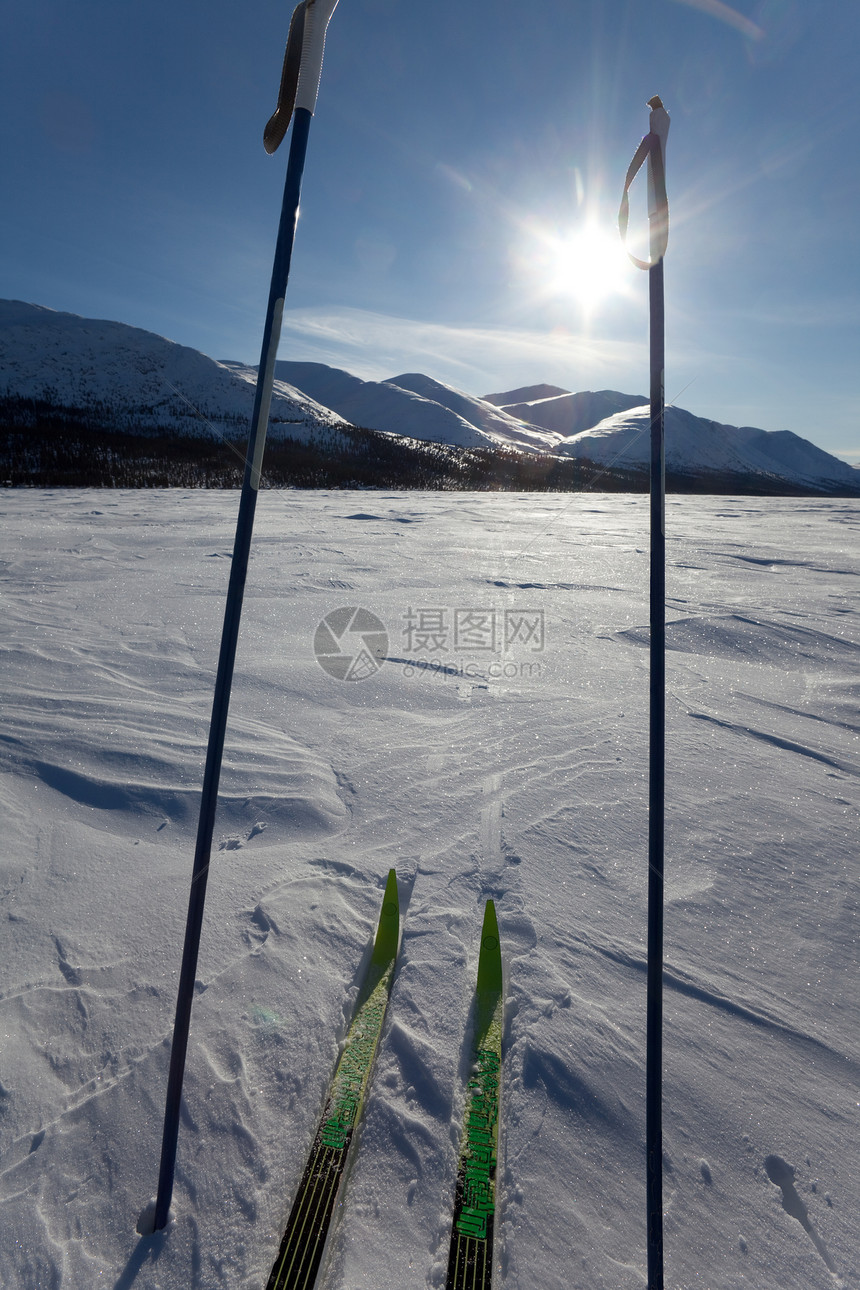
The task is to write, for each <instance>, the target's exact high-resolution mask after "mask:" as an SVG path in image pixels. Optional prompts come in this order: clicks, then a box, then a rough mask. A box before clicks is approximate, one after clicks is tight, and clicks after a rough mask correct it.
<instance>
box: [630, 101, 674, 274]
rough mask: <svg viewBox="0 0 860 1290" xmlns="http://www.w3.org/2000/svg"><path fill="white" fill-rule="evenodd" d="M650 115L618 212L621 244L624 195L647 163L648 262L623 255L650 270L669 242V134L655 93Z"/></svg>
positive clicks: (650, 105) (657, 262)
mask: <svg viewBox="0 0 860 1290" xmlns="http://www.w3.org/2000/svg"><path fill="white" fill-rule="evenodd" d="M648 106H649V107H650V109H651V116H650V118H649V121H648V133H647V134H646V136H645V138H644V139H643V140H642V142H641V143H640V144H639V147H638V148H637V149H636V152H635V153H634V154H633V160H632V161H631V162H630V165H629V166H628V168H627V177H626V179H625V180H624V192H623V193H622V195H621V207H620V209H619V211H618V230H619V232H620V233H621V240H622V242H624V243H625V245H626V243H627V224H628V221H629V219H630V205H629V201H628V197H627V193H628V191H629V189H630V185H631V184H632V183H633V180H634V179H635V178H636V175H637V174H638V172H639V170H640V168H641V166H642V163H643V161H645V159H646V158H647V160H648V225H649V233H650V238H649V255H650V260H640V259H639V258H638V257H637V256H635V255H633V253H632V252H631V251H628V252H627V254H628V255H629V256H630V259H631V260H632V261H633V263H634V264H635V265H636V266H637V268H640V269H652V268H653V267H654V265H655V264H659V262H660V261H661V260H662V259H663V256H664V255H665V254H666V246H667V243H668V241H669V199H668V198H667V196H666V138H667V136H668V134H669V113H668V112H667V111H666V109H665V108H664V107H663V102H662V100H661V99H660V98H659V97H658V96H657V95H656V94H655V95H654V97H653V98H652V99H649V100H648Z"/></svg>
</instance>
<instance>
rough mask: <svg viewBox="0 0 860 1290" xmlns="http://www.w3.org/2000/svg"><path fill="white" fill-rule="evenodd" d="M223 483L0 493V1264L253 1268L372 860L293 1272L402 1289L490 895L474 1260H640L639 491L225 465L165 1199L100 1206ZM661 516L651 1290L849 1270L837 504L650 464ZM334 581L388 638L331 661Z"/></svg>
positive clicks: (139, 1110) (127, 1106) (855, 1013)
mask: <svg viewBox="0 0 860 1290" xmlns="http://www.w3.org/2000/svg"><path fill="white" fill-rule="evenodd" d="M236 504H237V499H236V497H235V495H231V494H224V493H220V492H219V493H205V492H200V491H193V492H192V491H189V492H185V491H182V490H172V491H165V492H155V491H147V492H141V493H132V492H126V493H123V492H118V491H114V492H97V491H86V490H81V491H74V492H71V491H70V492H63V491H39V490H33V489H19V490H14V491H12V490H10V491H5V492H0V519H2V526H3V533H4V543H3V629H2V651H3V668H2V676H3V713H4V721H3V729H2V742H0V801H2V806H3V818H4V827H3V833H2V842H0V905H1V906H2V909H0V927H2V944H0V1009H2V1033H3V1046H2V1068H0V1081H2V1082H0V1135H2V1136H0V1146H2V1156H0V1268H2V1272H0V1282H2V1284H3V1285H4V1286H9V1287H15V1288H16V1290H17V1288H19V1287H20V1288H22V1290H44V1288H45V1287H62V1288H63V1290H79V1288H80V1290H84V1288H85V1287H86V1288H87V1290H89V1288H90V1287H93V1286H95V1285H106V1286H110V1287H112V1288H113V1290H131V1288H132V1287H133V1288H134V1290H190V1288H195V1290H197V1288H199V1290H209V1288H210V1287H220V1288H223V1290H251V1287H257V1288H259V1287H261V1286H263V1285H264V1284H265V1281H266V1277H267V1275H268V1272H269V1268H270V1266H271V1262H272V1259H273V1258H274V1255H275V1252H276V1250H277V1248H278V1244H279V1240H280V1235H281V1231H282V1228H283V1224H284V1222H285V1220H286V1216H287V1213H288V1210H289V1205H290V1200H291V1197H292V1193H293V1190H294V1188H295V1186H296V1183H297V1181H298V1178H299V1176H300V1174H301V1170H302V1167H303V1164H304V1159H305V1155H306V1152H307V1149H308V1146H309V1144H310V1140H311V1137H312V1134H313V1131H314V1128H315V1123H316V1119H317V1116H318V1115H319V1112H320V1107H321V1101H322V1097H323V1092H324V1089H325V1087H326V1084H327V1082H328V1079H329V1076H330V1074H331V1071H332V1067H333V1064H334V1061H335V1057H336V1054H337V1045H338V1041H339V1039H340V1038H341V1037H342V1036H343V1034H344V1031H345V1027H346V1024H347V1022H348V1019H349V1015H350V1010H351V1008H352V1006H353V1003H354V1000H355V997H356V992H357V989H358V983H359V981H360V977H361V968H362V964H363V963H364V962H366V960H367V954H368V950H369V946H370V940H371V936H372V932H373V925H374V921H375V918H376V914H377V911H378V907H379V901H380V897H381V893H382V889H383V884H384V881H385V876H386V874H387V871H388V868H389V866H391V865H394V866H396V868H397V871H398V875H399V882H400V893H401V899H402V905H403V940H402V948H401V954H400V959H399V964H398V969H397V974H396V978H395V982H394V988H393V993H392V998H391V1004H390V1010H389V1013H388V1017H387V1020H386V1024H385V1029H384V1032H383V1036H382V1040H381V1046H380V1052H379V1057H378V1060H377V1064H376V1070H375V1075H374V1079H373V1083H372V1087H371V1090H370V1094H369V1097H368V1101H367V1107H366V1115H365V1119H364V1124H363V1129H362V1132H361V1135H360V1142H359V1151H358V1153H357V1156H356V1158H355V1160H354V1164H353V1167H352V1169H351V1172H350V1175H349V1177H348V1179H347V1184H346V1193H345V1204H344V1205H343V1207H342V1210H341V1212H340V1213H339V1215H338V1218H337V1221H336V1225H335V1229H334V1233H333V1238H332V1242H331V1246H330V1253H329V1258H328V1262H327V1265H326V1268H325V1271H324V1276H323V1285H324V1286H325V1287H326V1290H382V1288H383V1287H428V1290H439V1287H441V1286H442V1284H443V1282H444V1271H445V1264H446V1257H447V1243H448V1239H449V1235H450V1205H451V1200H452V1196H453V1188H454V1176H455V1167H456V1147H457V1136H458V1132H459V1125H460V1123H461V1115H462V1110H463V1101H464V1085H465V1079H466V1075H467V1070H466V1061H467V1053H468V1033H467V1032H468V1017H469V1007H470V993H471V990H472V987H473V983H474V977H475V970H476V954H477V936H478V932H479V929H480V920H481V914H482V911H483V904H484V901H485V899H486V898H487V897H490V896H491V897H493V898H494V900H495V901H496V907H497V910H498V913H499V920H500V927H501V936H502V944H503V950H504V958H505V972H506V994H507V1021H506V1029H505V1037H504V1072H503V1097H504V1104H503V1127H502V1138H501V1148H500V1165H499V1188H500V1208H499V1213H498V1220H499V1221H498V1250H497V1255H498V1284H499V1285H500V1287H507V1288H509V1290H536V1288H537V1287H540V1290H641V1287H642V1286H643V1285H644V1284H645V1274H644V1268H645V1253H644V1246H645V1221H644V1217H645V1203H644V1042H645V1034H644V1013H645V949H644V944H645V921H646V920H645V892H646V846H647V842H646V838H647V785H646V770H645V767H646V759H647V758H646V746H647V698H646V696H647V689H648V686H647V669H648V652H647V649H646V648H645V646H646V644H647V636H648V633H647V626H646V624H647V622H648V606H647V586H648V573H647V569H648V556H647V526H648V519H647V513H648V512H647V507H648V503H647V499H646V498H644V497H629V496H619V495H613V496H605V495H599V494H591V495H588V494H584V495H574V496H536V495H529V496H527V497H522V496H516V495H486V494H482V495H474V494H462V495H456V496H451V495H445V494H435V495H430V494H416V493H405V494H404V493H398V494H388V493H374V494H372V495H371V494H366V493H365V494H362V507H361V508H359V507H358V506H357V505H356V500H355V495H350V494H349V493H344V492H338V493H326V492H313V493H301V492H295V491H292V492H289V493H285V494H279V493H276V492H268V493H264V494H262V495H261V497H260V501H259V507H258V513H257V530H256V534H255V540H254V548H253V556H252V561H251V567H250V576H249V585H248V591H247V595H246V600H245V609H244V618H243V624H242V630H241V636H240V641H239V652H238V659H237V672H236V681H235V686H234V692H233V698H232V705H231V715H230V722H229V728H228V735H227V749H226V757H225V769H224V778H223V785H222V788H223V792H222V796H221V804H220V808H219V815H218V821H217V825H216V835H215V838H216V841H215V847H214V849H213V856H212V865H211V871H210V875H209V889H208V896H207V908H206V914H205V919H204V928H203V940H202V947H201V957H200V963H199V980H198V986H197V993H196V998H195V1003H194V1011H193V1017H192V1027H191V1042H190V1046H189V1054H188V1067H187V1074H186V1082H185V1098H184V1109H183V1115H182V1122H181V1129H180V1138H179V1154H178V1168H177V1181H176V1191H175V1196H174V1217H173V1220H172V1222H171V1224H170V1226H169V1228H168V1230H167V1231H166V1232H164V1233H161V1234H157V1235H154V1236H153V1235H150V1236H141V1235H139V1234H138V1232H137V1231H136V1226H137V1224H138V1221H139V1216H140V1215H141V1213H142V1211H143V1210H144V1209H145V1207H146V1205H147V1203H148V1202H149V1200H150V1198H151V1196H152V1194H153V1192H154V1190H155V1185H156V1176H157V1168H158V1153H159V1148H160V1134H161V1119H162V1114H163V1105H164V1094H165V1089H166V1083H167V1064H168V1056H169V1043H170V1034H171V1027H172V1020H173V1009H174V1006H175V994H176V986H177V980H178V973H179V964H180V956H181V942H182V934H183V928H184V920H185V910H186V905H187V899H188V889H189V881H190V874H191V863H192V855H193V844H194V832H195V825H196V811H197V805H198V801H199V785H200V783H201V780H202V773H203V761H204V752H205V743H206V737H207V730H208V719H209V709H210V706H211V698H212V687H213V676H214V670H215V665H216V660H217V651H218V643H219V638H220V627H221V617H222V613H223V604H224V595H225V591H226V584H227V577H228V568H229V558H230V557H229V553H230V550H231V544H232V537H233V530H234V526H235V516H236ZM667 529H668V589H669V597H670V599H669V604H668V618H669V654H668V775H667V788H668V809H667V882H668V889H667V908H666V960H667V962H666V975H665V985H666V1000H665V1004H666V1030H665V1164H666V1168H665V1210H666V1271H667V1277H666V1284H667V1286H668V1287H672V1288H673V1290H692V1288H693V1287H696V1286H703V1287H708V1290H740V1288H741V1287H747V1286H750V1287H752V1286H754V1287H756V1290H833V1287H834V1286H836V1287H839V1286H841V1287H844V1288H845V1290H851V1288H856V1287H858V1286H860V1219H858V1215H860V1175H858V1171H857V1167H856V1162H857V1158H858V1130H860V1093H858V1087H860V1055H858V1049H857V1034H858V1025H860V996H858V992H857V967H858V911H860V872H858V861H857V846H856V842H857V823H858V775H860V748H858V731H860V719H858V698H860V682H858V661H860V613H858V608H857V605H858V598H857V581H856V579H857V578H858V576H860V560H858V554H857V553H858V533H860V502H858V501H836V500H826V499H825V500H819V499H815V500H811V501H810V500H803V501H789V500H785V499H767V500H765V501H758V500H750V499H732V498H718V499H708V498H703V497H695V498H670V499H669V502H668V505H667ZM346 606H358V607H364V608H365V609H366V610H368V611H369V612H370V613H373V614H375V615H376V616H377V617H379V618H380V619H381V620H382V622H383V623H384V625H385V628H386V630H387V632H388V637H389V648H388V654H387V658H386V660H385V661H384V662H383V664H382V666H381V667H379V668H378V670H376V671H372V670H371V674H369V675H368V676H367V679H365V680H362V681H356V682H352V683H349V682H339V681H337V680H335V679H334V678H333V677H332V676H331V675H329V674H328V673H326V672H325V671H324V670H323V669H322V667H321V666H320V665H319V664H318V663H317V661H316V660H315V658H314V655H313V641H314V635H315V631H316V628H317V625H318V624H319V623H320V621H321V620H322V619H323V618H324V617H325V616H326V615H327V614H330V613H332V612H333V611H335V610H338V609H340V608H342V607H346ZM338 621H346V619H344V618H343V616H341V617H340V618H339V619H338ZM356 643H357V642H356Z"/></svg>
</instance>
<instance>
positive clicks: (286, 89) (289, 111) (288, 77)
mask: <svg viewBox="0 0 860 1290" xmlns="http://www.w3.org/2000/svg"><path fill="white" fill-rule="evenodd" d="M305 3H306V0H299V3H298V4H297V5H296V7H295V9H294V10H293V16H292V18H291V19H290V31H289V35H288V36H287V48H286V52H285V54H284V68H283V71H282V72H281V88H280V90H279V91H278V106H277V107H276V108H275V110H274V112H273V113H272V115H271V116H270V117H269V120H268V121H267V122H266V128H265V130H264V131H263V147H264V148H265V149H266V152H268V153H269V154H270V155H271V153H273V152H277V150H278V148H279V147H280V146H281V144H282V143H283V140H284V135H285V134H286V133H287V129H288V127H289V124H290V118H291V117H292V115H293V108H294V107H295V104H296V87H297V85H298V83H299V67H300V66H301V61H302V45H303V44H304V37H305Z"/></svg>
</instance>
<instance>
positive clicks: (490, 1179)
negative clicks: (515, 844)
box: [445, 900, 504, 1290]
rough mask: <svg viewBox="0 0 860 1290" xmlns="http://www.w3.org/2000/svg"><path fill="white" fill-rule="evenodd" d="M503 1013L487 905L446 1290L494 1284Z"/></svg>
mask: <svg viewBox="0 0 860 1290" xmlns="http://www.w3.org/2000/svg"><path fill="white" fill-rule="evenodd" d="M503 1011H504V992H503V988H502V952H501V947H500V945H499V925H498V922H497V921H496V908H495V905H494V904H493V902H492V901H491V900H488V901H487V907H486V909H485V910H484V925H483V927H482V929H481V950H480V954H479V957H478V986H477V991H476V995H475V1039H474V1045H473V1053H472V1073H471V1078H470V1079H469V1083H468V1085H467V1088H466V1098H467V1102H466V1114H465V1117H464V1123H463V1137H462V1142H461V1146H460V1159H459V1162H458V1165H457V1189H456V1192H455V1196H454V1222H453V1226H452V1230H451V1251H450V1254H449V1256H448V1279H447V1281H446V1282H445V1290H490V1286H491V1284H492V1275H493V1228H494V1218H495V1211H496V1154H497V1151H498V1143H499V1106H500V1097H501V1088H502V1016H503Z"/></svg>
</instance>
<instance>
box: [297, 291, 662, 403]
mask: <svg viewBox="0 0 860 1290" xmlns="http://www.w3.org/2000/svg"><path fill="white" fill-rule="evenodd" d="M283 331H284V334H285V338H286V337H288V340H285V343H284V344H283V345H282V351H281V352H282V356H283V357H287V356H289V357H290V358H292V359H299V360H310V361H314V362H323V363H330V364H331V365H333V366H335V367H345V368H347V369H348V370H349V371H351V372H353V373H355V374H356V375H360V376H362V377H364V379H366V380H383V379H385V378H386V377H390V376H395V375H397V374H399V373H401V372H404V371H416V370H418V371H425V372H427V373H428V374H430V375H431V376H434V377H435V378H436V379H437V380H441V381H446V382H449V383H450V384H452V385H455V386H457V387H458V388H459V389H463V390H467V391H469V392H471V393H475V394H486V393H488V392H489V391H490V390H504V389H512V388H513V387H514V386H516V385H522V384H527V383H531V382H534V381H551V382H554V383H556V384H558V385H561V386H564V387H565V388H567V389H582V388H585V387H590V388H601V387H605V386H606V385H611V386H612V387H613V388H626V386H625V384H624V382H626V383H627V384H630V381H631V380H632V381H633V383H634V384H635V385H636V387H637V388H638V387H639V386H640V385H641V384H642V380H643V377H642V373H643V372H646V371H647V361H648V359H647V347H646V345H645V343H644V341H643V342H642V343H638V342H637V343H634V342H630V341H612V340H606V339H599V338H595V337H589V336H582V335H578V334H576V333H575V332H570V331H567V330H564V329H561V328H555V329H553V330H547V331H537V330H529V329H526V328H511V327H486V326H476V327H467V326H448V325H446V324H444V323H436V322H422V321H420V320H417V319H411V318H402V317H393V316H390V315H387V314H381V313H373V312H371V311H368V310H362V309H353V308H348V307H337V308H330V309H292V310H287V312H286V313H285V314H284V322H283ZM287 350H289V354H287Z"/></svg>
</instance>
